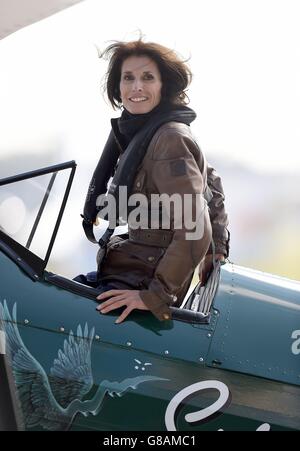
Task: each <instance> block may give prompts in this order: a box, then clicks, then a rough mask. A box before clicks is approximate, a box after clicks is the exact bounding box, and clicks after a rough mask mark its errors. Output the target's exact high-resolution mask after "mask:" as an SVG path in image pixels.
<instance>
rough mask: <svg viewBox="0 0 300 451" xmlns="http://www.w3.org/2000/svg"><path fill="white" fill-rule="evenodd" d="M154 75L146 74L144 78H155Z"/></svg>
mask: <svg viewBox="0 0 300 451" xmlns="http://www.w3.org/2000/svg"><path fill="white" fill-rule="evenodd" d="M153 78H154V77H153V75H152V74H146V75H145V76H144V79H145V80H153Z"/></svg>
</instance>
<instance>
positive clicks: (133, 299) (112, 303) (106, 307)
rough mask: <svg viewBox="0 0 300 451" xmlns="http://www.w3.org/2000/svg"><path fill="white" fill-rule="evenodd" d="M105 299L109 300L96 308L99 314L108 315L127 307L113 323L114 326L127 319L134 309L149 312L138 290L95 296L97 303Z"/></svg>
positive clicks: (110, 291) (113, 291)
mask: <svg viewBox="0 0 300 451" xmlns="http://www.w3.org/2000/svg"><path fill="white" fill-rule="evenodd" d="M106 298H110V299H109V300H108V301H105V302H102V304H100V305H99V306H98V307H97V310H98V311H99V312H101V313H108V312H111V311H112V310H115V309H117V308H120V307H123V306H125V305H126V306H127V308H126V309H125V310H124V311H123V312H122V314H121V315H120V316H119V318H118V319H117V320H116V321H115V323H116V324H119V323H121V322H122V321H124V319H125V318H127V316H128V315H129V313H130V312H132V310H134V309H138V310H149V309H148V307H147V306H146V305H145V304H144V302H143V301H142V299H141V298H140V292H139V291H138V290H109V291H105V292H104V293H101V294H99V296H97V300H98V301H102V300H103V299H106Z"/></svg>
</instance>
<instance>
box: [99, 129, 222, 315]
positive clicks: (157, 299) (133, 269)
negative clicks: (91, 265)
mask: <svg viewBox="0 0 300 451" xmlns="http://www.w3.org/2000/svg"><path fill="white" fill-rule="evenodd" d="M208 176H209V177H210V178H211V180H210V183H209V187H210V191H211V195H210V196H209V197H210V199H209V198H208V206H207V203H206V202H204V203H203V208H202V214H201V215H200V220H201V221H202V224H203V230H202V232H203V233H202V234H201V236H200V237H199V238H197V239H192V240H189V239H186V233H187V232H189V233H191V232H192V231H194V230H195V229H191V228H186V227H185V222H184V221H183V227H182V228H180V229H178V228H176V226H175V227H174V212H172V210H171V216H170V227H169V229H168V230H166V229H153V228H152V229H151V228H147V227H146V228H140V229H137V230H136V229H132V227H131V223H130V215H129V218H128V237H127V238H126V239H124V237H118V236H114V237H112V238H111V240H110V242H109V244H108V249H107V254H106V257H105V259H104V260H103V261H102V263H101V268H100V273H101V280H106V281H109V282H110V283H111V284H112V285H113V286H115V287H116V288H120V289H122V288H133V289H138V290H140V296H141V298H142V300H143V301H144V303H145V304H146V305H147V307H148V308H149V310H151V312H152V313H153V314H154V315H155V316H156V317H157V318H158V319H160V320H164V319H169V318H170V309H169V306H171V305H175V306H176V305H180V303H181V302H182V300H183V298H184V296H185V294H186V292H187V290H188V288H189V285H190V282H191V279H192V276H193V272H194V270H195V268H196V266H197V265H198V264H199V262H200V261H201V260H202V259H203V257H204V256H205V255H206V253H207V252H209V245H210V243H211V238H212V233H213V238H214V241H215V244H216V252H217V253H223V254H224V255H227V250H226V249H227V232H226V227H227V223H228V222H227V215H226V213H225V210H224V194H223V190H222V186H221V181H220V178H219V176H218V175H217V174H216V172H215V171H214V169H213V168H211V167H210V166H207V163H206V160H205V158H204V156H203V154H202V152H201V151H200V149H199V147H198V145H197V143H196V141H195V140H194V138H193V136H192V134H191V131H190V127H189V126H187V125H185V124H182V123H177V122H169V123H167V124H164V125H163V126H161V127H160V128H159V130H158V131H157V132H156V133H155V135H154V136H153V138H152V140H151V142H150V145H149V147H148V149H147V152H146V155H145V157H144V159H143V162H142V165H141V167H140V170H139V172H138V174H137V176H136V178H135V181H134V188H133V191H132V194H144V195H145V196H146V197H147V198H148V199H149V200H150V198H151V195H153V194H156V195H157V194H158V195H160V194H162V193H166V194H168V195H172V194H175V193H177V194H179V195H180V196H181V197H182V198H183V196H184V194H191V195H192V196H193V203H192V212H193V216H194V214H195V211H196V207H195V198H196V196H195V195H196V194H198V195H201V199H202V198H203V196H202V195H203V194H204V192H205V190H206V188H207V177H208ZM208 207H209V208H208ZM209 210H210V215H211V219H210V218H209ZM194 217H195V216H194Z"/></svg>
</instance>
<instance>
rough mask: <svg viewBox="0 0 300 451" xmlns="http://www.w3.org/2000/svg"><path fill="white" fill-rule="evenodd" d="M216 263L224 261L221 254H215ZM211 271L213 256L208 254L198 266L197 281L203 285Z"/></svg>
mask: <svg viewBox="0 0 300 451" xmlns="http://www.w3.org/2000/svg"><path fill="white" fill-rule="evenodd" d="M215 259H216V261H221V262H223V261H225V257H224V255H223V254H215ZM212 269H213V255H212V254H208V255H206V256H205V257H204V259H203V260H202V262H201V263H200V265H199V281H200V282H201V285H202V286H203V285H205V284H206V282H207V279H208V276H209V274H210V272H211V271H212Z"/></svg>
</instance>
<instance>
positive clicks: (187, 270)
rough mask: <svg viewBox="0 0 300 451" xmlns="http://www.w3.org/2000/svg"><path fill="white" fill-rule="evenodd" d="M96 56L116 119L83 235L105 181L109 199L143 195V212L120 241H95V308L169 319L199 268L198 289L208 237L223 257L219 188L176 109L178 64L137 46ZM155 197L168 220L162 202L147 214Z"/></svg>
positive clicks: (168, 54) (155, 48) (181, 66)
mask: <svg viewBox="0 0 300 451" xmlns="http://www.w3.org/2000/svg"><path fill="white" fill-rule="evenodd" d="M104 53H105V54H106V55H107V56H108V57H109V58H110V60H109V67H108V72H107V80H106V90H107V95H108V99H109V101H110V102H111V104H112V106H113V107H114V108H115V107H117V108H121V109H122V114H121V117H120V118H119V119H112V121H111V122H112V132H111V134H110V136H109V139H108V142H107V144H106V147H105V149H104V151H103V153H102V156H101V159H100V161H99V163H98V166H97V168H96V170H95V173H94V176H93V178H92V181H91V183H90V187H89V191H88V195H87V200H86V204H85V209H84V215H83V218H84V227H85V228H86V229H88V228H89V227H91V224H93V223H95V220H96V215H97V213H98V212H99V209H97V208H96V205H95V204H96V198H97V197H98V195H99V194H103V193H105V192H106V189H107V185H108V180H109V178H110V176H112V175H113V176H114V178H113V180H112V183H111V185H110V192H111V193H113V194H114V195H117V189H116V188H117V187H118V188H119V187H120V186H122V187H123V188H124V187H125V188H128V190H129V192H128V193H127V194H128V195H131V196H133V195H140V196H142V195H144V198H146V200H148V204H147V206H146V207H145V208H146V213H147V223H146V224H145V221H144V223H143V224H142V225H139V224H138V226H137V217H136V216H132V217H131V218H130V215H129V217H128V235H123V236H121V237H116V236H113V237H112V238H110V239H109V240H108V239H106V240H104V241H102V242H101V243H100V244H102V248H105V249H106V253H105V256H104V258H102V257H101V258H99V261H98V278H97V286H98V288H99V289H100V290H101V294H100V295H99V296H98V297H97V299H98V300H99V301H102V302H101V304H100V305H99V306H98V310H99V311H100V312H101V313H104V314H105V313H107V312H110V311H112V310H114V309H117V308H120V307H125V309H124V310H123V312H122V314H121V315H120V316H119V318H118V319H117V320H116V323H120V322H122V321H123V320H124V319H125V318H126V317H127V316H128V314H129V313H130V312H131V311H132V310H134V309H139V310H150V311H151V312H152V313H153V314H154V315H155V316H156V317H157V318H158V319H159V320H168V319H170V317H171V311H170V306H171V305H173V306H174V305H175V306H176V305H180V304H181V302H182V300H183V298H184V296H185V294H186V292H187V290H188V288H189V285H190V282H191V279H192V276H193V272H194V270H195V268H196V266H197V265H198V264H199V263H201V265H200V270H199V276H200V277H201V278H202V280H203V282H205V279H206V277H207V274H208V272H209V270H210V268H211V263H212V251H211V246H210V244H211V241H212V237H213V240H214V243H215V247H216V258H219V259H224V258H225V257H226V256H227V254H228V235H227V231H226V226H227V215H226V213H225V210H224V195H223V190H222V186H221V182H220V178H219V177H218V175H217V174H216V173H215V171H214V170H213V168H211V167H209V166H208V165H207V163H206V161H205V158H204V156H203V154H202V152H201V151H200V149H199V147H198V145H197V143H196V141H195V140H194V138H193V137H192V134H191V131H190V126H189V125H190V123H191V122H192V121H193V120H194V119H195V117H196V115H195V113H194V112H193V110H191V109H190V108H188V107H186V106H185V105H186V99H187V96H186V94H185V90H186V88H187V86H188V85H189V82H190V80H191V73H190V71H189V69H188V67H187V66H186V64H185V63H184V62H183V61H181V60H180V58H178V56H177V55H176V54H175V53H174V52H173V51H172V50H170V49H168V48H166V47H163V46H161V45H159V44H155V43H144V42H143V41H142V40H138V41H134V42H128V43H122V42H118V43H115V44H113V45H111V46H109V47H108V48H107V49H106V51H105V52H104ZM208 185H209V186H208ZM208 193H209V194H208ZM204 194H205V197H206V200H207V202H208V206H207V203H206V202H205V201H203V198H204ZM161 195H164V196H165V198H166V199H167V201H169V207H170V208H169V210H168V209H167V210H168V212H167V213H168V214H167V215H165V214H164V213H165V210H166V204H163V205H162V204H159V208H157V204H156V205H155V207H154V200H153V199H157V197H155V196H161ZM174 195H175V197H174ZM186 195H188V196H189V201H190V203H189V206H188V207H187V208H185V207H186V206H185V205H184V199H185V196H186ZM172 196H173V197H172ZM175 198H176V199H177V201H179V202H180V201H181V203H182V204H181V205H180V208H179V207H178V205H179V204H176V206H175V207H174V208H173V209H172V205H171V202H170V199H175ZM98 199H99V198H98ZM118 200H119V198H118ZM127 200H128V198H127ZM167 201H166V202H167ZM197 202H198V203H197ZM199 205H200V207H199ZM198 207H199V208H198ZM144 211H145V209H144ZM184 214H185V217H184ZM209 214H210V217H209ZM119 216H120V212H118V214H117V217H119ZM150 216H151V221H150ZM165 216H166V217H167V219H169V223H168V224H167V226H165V222H163V221H164V220H165V219H166V217H165ZM153 217H154V218H156V220H153ZM192 217H193V218H194V220H193V221H192V222H191V218H192ZM180 220H181V221H180ZM188 220H190V225H187V222H189V221H188ZM179 223H180V224H179ZM112 231H113V228H112V229H110V230H109V233H108V235H106V238H107V237H110V235H111V234H112ZM106 244H107V245H106Z"/></svg>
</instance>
